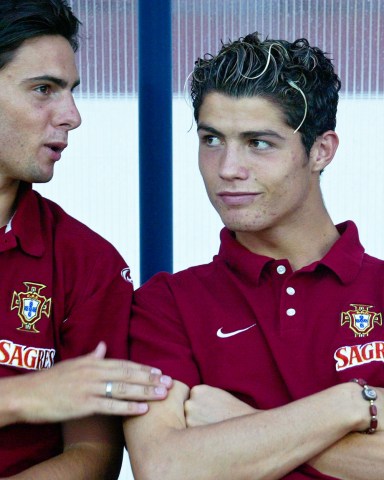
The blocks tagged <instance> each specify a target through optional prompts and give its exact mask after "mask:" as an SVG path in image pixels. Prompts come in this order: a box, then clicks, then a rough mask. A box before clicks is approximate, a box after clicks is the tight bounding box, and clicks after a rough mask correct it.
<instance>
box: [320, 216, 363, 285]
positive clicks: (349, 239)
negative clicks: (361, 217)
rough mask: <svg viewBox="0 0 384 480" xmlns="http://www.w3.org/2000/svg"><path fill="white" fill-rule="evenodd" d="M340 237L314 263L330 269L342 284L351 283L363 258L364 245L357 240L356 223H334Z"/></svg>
mask: <svg viewBox="0 0 384 480" xmlns="http://www.w3.org/2000/svg"><path fill="white" fill-rule="evenodd" d="M336 228H337V230H338V232H339V233H340V237H339V238H338V240H337V241H336V242H335V243H334V245H333V246H332V247H331V249H330V250H329V251H328V253H326V254H325V256H324V258H323V259H322V260H320V261H319V262H315V264H314V265H316V264H322V265H325V266H326V267H328V268H329V269H330V270H332V271H333V272H334V273H335V274H336V275H337V276H338V277H339V279H340V281H341V282H342V283H344V284H348V283H351V282H352V281H353V280H354V279H355V278H356V277H357V275H358V273H359V271H360V268H361V266H362V263H363V258H364V247H363V246H362V245H361V243H360V240H359V234H358V231H357V227H356V225H355V224H354V223H353V222H352V221H350V220H349V221H347V222H344V223H340V224H339V225H336Z"/></svg>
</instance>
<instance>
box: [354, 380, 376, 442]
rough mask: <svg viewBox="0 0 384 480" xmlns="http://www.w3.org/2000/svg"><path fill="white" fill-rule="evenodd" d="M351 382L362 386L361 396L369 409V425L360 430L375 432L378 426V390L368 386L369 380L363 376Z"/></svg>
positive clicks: (362, 431)
mask: <svg viewBox="0 0 384 480" xmlns="http://www.w3.org/2000/svg"><path fill="white" fill-rule="evenodd" d="M351 382H353V383H356V384H358V385H359V386H360V387H361V389H362V390H361V398H362V399H363V400H364V401H365V403H366V409H367V414H366V417H367V420H368V422H369V423H368V427H367V428H363V429H362V430H359V431H360V432H361V433H368V434H372V433H375V431H376V429H377V426H378V419H377V406H376V404H375V401H376V400H377V393H376V390H375V389H374V388H372V387H370V386H368V384H367V382H366V381H365V380H363V379H362V378H353V379H352V380H351Z"/></svg>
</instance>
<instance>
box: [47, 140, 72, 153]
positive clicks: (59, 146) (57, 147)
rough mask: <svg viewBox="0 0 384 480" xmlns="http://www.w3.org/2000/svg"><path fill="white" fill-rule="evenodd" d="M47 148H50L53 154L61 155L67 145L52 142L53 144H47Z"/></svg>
mask: <svg viewBox="0 0 384 480" xmlns="http://www.w3.org/2000/svg"><path fill="white" fill-rule="evenodd" d="M44 146H45V147H47V148H50V149H51V150H52V151H53V152H55V153H59V154H61V153H62V151H63V150H64V149H65V148H67V146H68V145H67V143H64V142H52V143H45V144H44Z"/></svg>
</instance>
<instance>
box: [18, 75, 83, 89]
mask: <svg viewBox="0 0 384 480" xmlns="http://www.w3.org/2000/svg"><path fill="white" fill-rule="evenodd" d="M28 82H52V83H54V84H55V85H57V86H58V87H60V88H67V87H68V82H66V81H65V80H63V79H62V78H58V77H54V76H53V75H40V76H38V77H32V78H27V79H26V80H24V82H23V83H28ZM78 85H80V79H79V78H78V79H77V80H75V81H74V82H73V84H72V86H71V90H73V89H74V88H76V87H77V86H78Z"/></svg>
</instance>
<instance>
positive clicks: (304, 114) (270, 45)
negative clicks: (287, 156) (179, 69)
mask: <svg viewBox="0 0 384 480" xmlns="http://www.w3.org/2000/svg"><path fill="white" fill-rule="evenodd" d="M340 86H341V83H340V79H339V77H338V76H337V75H336V73H335V72H334V67H333V65H332V62H331V60H330V59H329V58H327V57H326V55H325V53H324V52H323V51H322V50H320V49H319V48H317V47H311V46H310V45H309V43H308V40H307V39H305V38H300V39H298V40H295V41H294V42H292V43H290V42H288V41H286V40H273V39H268V38H267V39H265V40H264V41H261V40H260V39H259V35H258V33H257V32H256V33H252V34H250V35H247V36H246V37H241V38H239V39H238V40H236V41H234V42H229V43H227V44H223V45H222V48H221V50H220V51H219V53H218V54H217V55H211V54H206V55H205V56H204V57H203V58H198V59H197V61H196V62H195V68H194V70H193V72H192V75H191V97H192V104H193V108H194V116H195V119H196V121H198V118H199V110H200V107H201V104H202V102H203V101H204V98H205V95H207V94H208V93H210V92H219V93H223V94H225V95H229V96H233V97H253V96H260V97H264V98H266V99H267V100H269V101H272V102H274V103H275V104H277V105H278V106H279V107H280V109H281V110H282V112H283V114H284V116H285V119H286V122H287V124H288V125H289V126H291V127H292V128H293V129H294V130H295V131H299V132H300V133H301V138H302V142H303V145H304V147H305V150H306V152H307V154H309V152H310V150H311V147H312V145H313V143H314V141H315V140H316V138H317V137H318V136H319V135H321V134H322V133H324V132H325V131H327V130H334V129H335V127H336V112H337V104H338V99H339V94H338V92H339V90H340Z"/></svg>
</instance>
